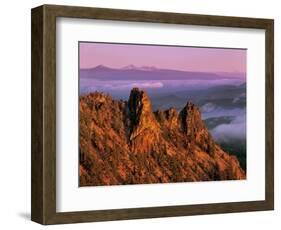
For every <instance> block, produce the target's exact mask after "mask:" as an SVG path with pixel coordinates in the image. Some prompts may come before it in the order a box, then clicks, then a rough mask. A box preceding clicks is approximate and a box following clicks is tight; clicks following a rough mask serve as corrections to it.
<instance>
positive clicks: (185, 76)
mask: <svg viewBox="0 0 281 230" xmlns="http://www.w3.org/2000/svg"><path fill="white" fill-rule="evenodd" d="M80 78H90V79H97V80H111V81H112V80H220V79H244V78H245V75H244V74H243V73H209V72H200V71H198V72H196V71H182V70H173V69H160V68H157V67H154V66H141V67H137V66H134V65H128V66H125V67H123V68H119V69H117V68H110V67H107V66H104V65H98V66H96V67H93V68H89V69H80Z"/></svg>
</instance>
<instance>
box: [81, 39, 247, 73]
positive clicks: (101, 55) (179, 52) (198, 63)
mask: <svg viewBox="0 0 281 230" xmlns="http://www.w3.org/2000/svg"><path fill="white" fill-rule="evenodd" d="M246 52H247V51H246V50H245V49H223V48H219V49H218V48H201V47H200V48H199V47H176V46H155V45H153V46H152V45H130V44H112V43H111V44H110V43H88V42H87V43H85V42H84V43H82V42H80V68H91V67H95V66H97V65H105V66H108V67H113V68H122V67H124V66H127V65H130V64H133V65H135V66H155V67H158V68H164V69H177V70H187V71H200V72H239V73H246Z"/></svg>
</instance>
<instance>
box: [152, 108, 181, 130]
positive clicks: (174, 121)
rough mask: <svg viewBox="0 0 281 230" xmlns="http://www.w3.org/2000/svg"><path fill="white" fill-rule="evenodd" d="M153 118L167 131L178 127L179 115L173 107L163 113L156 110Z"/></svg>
mask: <svg viewBox="0 0 281 230" xmlns="http://www.w3.org/2000/svg"><path fill="white" fill-rule="evenodd" d="M155 116H156V118H157V119H158V120H159V122H160V123H161V124H162V125H164V126H166V127H167V128H169V129H175V128H178V127H179V122H178V121H179V119H178V117H179V114H178V111H177V110H176V109H175V108H173V107H172V108H169V109H167V110H165V111H163V110H157V111H156V112H155Z"/></svg>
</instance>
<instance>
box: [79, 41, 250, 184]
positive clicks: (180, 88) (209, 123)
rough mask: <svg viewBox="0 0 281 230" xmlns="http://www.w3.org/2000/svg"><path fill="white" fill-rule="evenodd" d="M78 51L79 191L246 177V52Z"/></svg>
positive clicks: (101, 46) (109, 47)
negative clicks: (97, 187)
mask: <svg viewBox="0 0 281 230" xmlns="http://www.w3.org/2000/svg"><path fill="white" fill-rule="evenodd" d="M78 46H79V47H78V49H79V186H80V187H82V186H104V185H129V184H152V183H176V182H201V181H223V180H243V179H246V170H247V167H246V58H247V50H246V49H237V48H221V47H218V48H217V47H188V46H167V45H147V44H118V43H98V42H88V41H87V42H81V41H80V42H79V44H78Z"/></svg>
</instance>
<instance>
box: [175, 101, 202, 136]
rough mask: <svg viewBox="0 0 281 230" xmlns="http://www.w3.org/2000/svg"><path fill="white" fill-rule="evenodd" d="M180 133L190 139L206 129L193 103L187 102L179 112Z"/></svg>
mask: <svg viewBox="0 0 281 230" xmlns="http://www.w3.org/2000/svg"><path fill="white" fill-rule="evenodd" d="M180 118H181V127H182V131H183V132H185V133H186V135H187V136H188V137H190V138H194V137H195V136H196V134H197V133H198V132H199V131H201V130H202V129H206V128H205V125H204V123H203V121H202V119H201V113H200V110H199V108H197V107H196V106H195V105H194V104H193V103H191V102H187V104H186V106H185V107H184V108H183V109H182V110H181V112H180Z"/></svg>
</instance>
